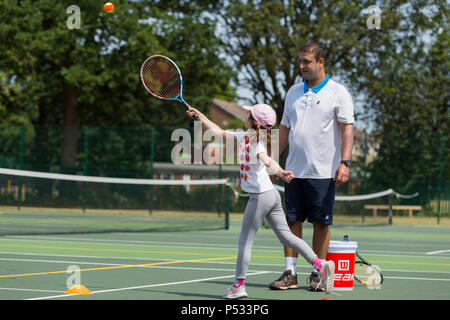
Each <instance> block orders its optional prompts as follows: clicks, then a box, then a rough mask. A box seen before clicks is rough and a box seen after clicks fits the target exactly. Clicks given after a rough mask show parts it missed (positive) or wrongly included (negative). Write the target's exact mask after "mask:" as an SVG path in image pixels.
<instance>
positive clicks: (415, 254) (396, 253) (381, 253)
mask: <svg viewBox="0 0 450 320" xmlns="http://www.w3.org/2000/svg"><path fill="white" fill-rule="evenodd" d="M8 238H11V239H14V240H18V241H30V239H31V240H33V239H34V240H37V239H41V240H42V239H45V240H48V241H50V240H52V239H57V241H56V242H80V241H83V242H85V243H94V244H97V243H104V244H108V245H116V244H117V243H120V244H124V245H137V246H148V245H161V246H169V247H191V248H192V247H203V248H210V249H211V248H214V249H236V250H237V247H236V245H226V244H217V245H216V244H212V245H208V244H204V243H195V242H191V243H188V242H185V243H182V242H167V241H165V242H159V241H121V240H107V239H82V238H56V237H55V238H53V237H45V238H44V237H32V238H29V239H28V238H26V236H11V237H8ZM1 240H2V239H0V241H1ZM253 249H261V250H266V251H275V252H280V250H282V247H281V246H280V247H277V246H261V245H254V246H253ZM441 251H442V250H441ZM448 251H450V250H448ZM432 252H435V251H432ZM360 253H362V254H367V255H371V254H373V255H378V256H402V257H411V258H417V257H419V258H420V257H424V256H426V255H430V253H428V252H405V251H387V250H363V251H361V252H360ZM438 253H439V252H435V253H434V254H438ZM440 257H441V258H450V257H449V256H440Z"/></svg>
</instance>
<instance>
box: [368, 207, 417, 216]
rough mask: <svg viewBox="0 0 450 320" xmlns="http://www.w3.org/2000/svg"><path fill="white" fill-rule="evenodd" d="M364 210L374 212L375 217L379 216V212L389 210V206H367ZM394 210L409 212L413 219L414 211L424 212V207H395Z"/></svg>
mask: <svg viewBox="0 0 450 320" xmlns="http://www.w3.org/2000/svg"><path fill="white" fill-rule="evenodd" d="M364 209H369V210H370V209H371V210H373V216H374V217H376V216H377V213H378V212H377V211H378V210H389V206H388V205H378V204H366V205H365V206H364ZM392 210H407V211H408V213H409V217H410V218H412V216H413V211H420V210H422V206H408V205H393V206H392Z"/></svg>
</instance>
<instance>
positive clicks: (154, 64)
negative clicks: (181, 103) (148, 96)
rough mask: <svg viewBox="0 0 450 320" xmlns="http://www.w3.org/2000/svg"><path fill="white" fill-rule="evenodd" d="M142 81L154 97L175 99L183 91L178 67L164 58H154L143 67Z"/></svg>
mask: <svg viewBox="0 0 450 320" xmlns="http://www.w3.org/2000/svg"><path fill="white" fill-rule="evenodd" d="M142 79H143V81H144V83H145V85H146V87H147V89H148V90H149V91H150V92H152V93H153V94H154V95H156V96H158V97H161V98H164V99H171V98H172V99H173V98H176V97H178V95H179V94H180V91H181V77H180V74H179V72H178V69H177V68H176V66H174V65H173V63H172V62H170V61H169V60H167V59H165V58H163V57H153V58H152V59H149V60H147V61H146V63H145V64H144V65H143V67H142Z"/></svg>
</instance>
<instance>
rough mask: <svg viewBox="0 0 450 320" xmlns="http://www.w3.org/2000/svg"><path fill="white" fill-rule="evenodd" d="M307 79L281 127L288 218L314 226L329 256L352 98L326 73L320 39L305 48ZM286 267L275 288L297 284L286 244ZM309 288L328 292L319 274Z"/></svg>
mask: <svg viewBox="0 0 450 320" xmlns="http://www.w3.org/2000/svg"><path fill="white" fill-rule="evenodd" d="M299 58H300V71H301V74H302V76H303V79H304V81H303V82H302V83H297V84H295V85H293V86H292V87H291V88H290V89H289V91H288V93H287V95H286V99H285V106H284V113H283V117H282V120H281V123H280V127H279V135H280V136H279V142H280V154H281V152H282V151H283V150H284V148H285V147H286V145H287V143H288V141H289V154H288V158H287V161H286V168H285V169H286V170H289V171H292V172H293V173H294V176H295V179H293V180H292V181H291V183H290V184H285V204H286V219H287V221H288V224H289V227H290V229H291V231H292V233H294V234H295V235H297V236H298V237H300V238H301V237H302V230H303V226H302V224H303V222H304V221H305V220H307V221H308V222H310V223H312V225H313V239H312V248H313V250H314V252H315V253H316V254H317V255H318V257H319V258H320V259H322V260H323V261H325V258H326V256H327V253H328V245H329V241H330V230H329V226H330V225H331V224H332V221H333V206H334V197H335V185H337V186H341V185H342V184H344V183H346V182H347V181H348V177H349V166H350V158H351V153H352V149H353V122H354V117H353V102H352V98H351V96H350V94H349V93H348V91H347V90H346V89H345V88H344V86H342V85H340V84H338V83H337V82H335V81H333V80H332V79H330V77H329V76H328V75H327V74H326V73H325V59H326V50H325V49H324V47H323V45H322V44H320V43H318V42H309V43H307V44H306V45H304V46H303V47H302V48H301V49H300V54H299ZM284 253H285V265H286V268H285V270H286V271H285V272H283V275H282V276H281V277H280V278H279V279H278V280H276V281H274V282H272V283H271V284H270V288H271V289H290V288H298V284H297V274H296V265H297V256H298V254H297V252H296V251H295V250H293V249H291V248H289V247H285V248H284ZM309 280H310V290H313V291H317V290H320V291H323V290H324V288H323V285H322V283H321V281H320V279H319V277H318V276H317V273H315V272H313V273H311V276H310V277H309Z"/></svg>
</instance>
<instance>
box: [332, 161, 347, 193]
mask: <svg viewBox="0 0 450 320" xmlns="http://www.w3.org/2000/svg"><path fill="white" fill-rule="evenodd" d="M349 173H350V169H349V168H348V167H347V166H346V165H345V164H343V163H341V164H340V165H339V167H338V168H337V170H336V173H335V174H334V178H333V180H334V181H335V182H336V185H337V186H338V187H340V186H342V185H343V184H344V183H346V182H347V181H348V177H349Z"/></svg>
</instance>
